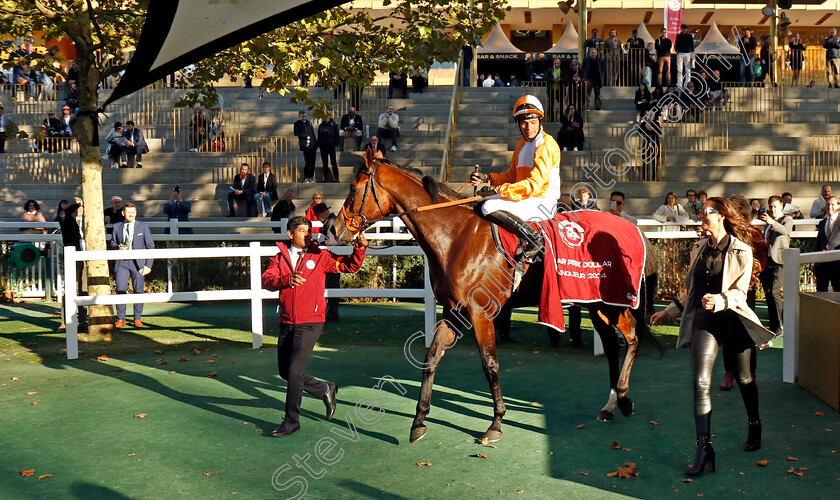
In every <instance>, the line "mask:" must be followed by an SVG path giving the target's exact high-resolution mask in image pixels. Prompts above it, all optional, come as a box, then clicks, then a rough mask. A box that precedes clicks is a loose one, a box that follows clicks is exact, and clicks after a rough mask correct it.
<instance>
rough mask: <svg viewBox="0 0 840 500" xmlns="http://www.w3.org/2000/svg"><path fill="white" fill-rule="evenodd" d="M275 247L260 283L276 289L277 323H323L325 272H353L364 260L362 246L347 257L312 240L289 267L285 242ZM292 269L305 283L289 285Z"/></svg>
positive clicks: (265, 286)
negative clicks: (278, 292)
mask: <svg viewBox="0 0 840 500" xmlns="http://www.w3.org/2000/svg"><path fill="white" fill-rule="evenodd" d="M277 247H278V248H279V249H280V252H279V253H278V254H277V255H275V256H274V257H272V258H271V260H270V261H269V262H268V268H267V269H266V270H265V272H264V273H263V274H262V284H263V287H264V288H266V289H268V290H271V291H272V292H273V291H275V290H280V322H281V323H286V324H291V325H300V324H303V323H323V322H324V312H325V310H326V308H327V301H326V299H325V298H324V275H325V273H355V272H356V271H358V270H359V268H360V267H361V266H362V261H363V260H364V259H365V249H364V248H354V249H353V253H352V254H351V255H350V256H349V257H339V256H338V255H335V254H334V253H332V252H329V251H327V250H323V249H320V248H318V245H317V244H316V243H312V244H311V245H310V246H309V248H308V249H307V250H306V252H305V253H304V254H302V255H301V256H300V257H299V258H298V261H297V266H296V267H295V269H294V270H293V269H292V259H291V256H290V255H289V246H288V244H286V243H284V242H278V243H277ZM293 272H300V273H301V275H302V276H303V278H304V279H305V280H306V282H305V283H304V284H303V285H300V286H296V287H292V285H291V280H292V273H293Z"/></svg>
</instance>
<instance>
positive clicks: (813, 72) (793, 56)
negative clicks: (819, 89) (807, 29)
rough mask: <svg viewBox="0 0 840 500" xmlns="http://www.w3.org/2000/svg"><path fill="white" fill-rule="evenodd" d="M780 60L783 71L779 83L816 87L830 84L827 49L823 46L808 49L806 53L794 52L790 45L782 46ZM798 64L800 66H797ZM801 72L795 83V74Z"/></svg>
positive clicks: (780, 47)
mask: <svg viewBox="0 0 840 500" xmlns="http://www.w3.org/2000/svg"><path fill="white" fill-rule="evenodd" d="M779 50H781V51H782V57H781V58H780V60H781V61H782V62H781V65H782V71H781V72H780V73H779V78H778V80H779V83H785V84H786V85H791V86H796V85H798V86H801V87H804V86H806V85H810V84H811V82H812V81H813V84H814V85H817V86H824V85H827V84H828V79H827V77H826V72H825V49H824V48H822V46H810V47H806V48H805V50H804V51H792V50H791V49H790V46H789V45H784V46H782V45H781V44H780V46H779ZM797 62H798V63H799V64H797ZM797 69H798V70H799V78H798V79H797V80H796V82H794V76H795V74H794V72H795V70H797Z"/></svg>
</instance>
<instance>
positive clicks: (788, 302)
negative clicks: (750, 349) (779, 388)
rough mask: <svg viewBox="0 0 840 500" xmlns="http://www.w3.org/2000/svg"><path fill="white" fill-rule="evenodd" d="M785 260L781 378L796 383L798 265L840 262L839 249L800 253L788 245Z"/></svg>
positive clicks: (797, 361) (797, 364)
mask: <svg viewBox="0 0 840 500" xmlns="http://www.w3.org/2000/svg"><path fill="white" fill-rule="evenodd" d="M783 260H784V263H783V264H784V268H783V275H782V278H783V290H784V292H783V293H784V298H785V300H784V309H783V311H782V313H783V321H784V329H785V336H784V353H783V355H782V380H783V381H785V382H787V383H789V384H792V383H794V382H796V377H797V376H798V375H799V266H801V265H802V264H817V263H821V262H835V261H840V250H832V251H830V252H808V253H800V252H799V249H798V248H788V249H786V250H785V251H784V255H783ZM832 285H834V283H832ZM835 292H840V290H835ZM835 327H836V325H835Z"/></svg>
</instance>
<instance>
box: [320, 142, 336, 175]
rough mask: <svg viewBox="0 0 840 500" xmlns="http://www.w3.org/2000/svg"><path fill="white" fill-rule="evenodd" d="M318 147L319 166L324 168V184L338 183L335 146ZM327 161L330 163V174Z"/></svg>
mask: <svg viewBox="0 0 840 500" xmlns="http://www.w3.org/2000/svg"><path fill="white" fill-rule="evenodd" d="M319 147H320V148H321V164H322V165H323V167H324V182H332V181H335V182H338V163H337V162H336V161H335V144H330V145H328V146H323V145H322V146H319ZM328 159H329V161H330V163H332V174H331V173H330V168H329V165H328V164H327V160H328Z"/></svg>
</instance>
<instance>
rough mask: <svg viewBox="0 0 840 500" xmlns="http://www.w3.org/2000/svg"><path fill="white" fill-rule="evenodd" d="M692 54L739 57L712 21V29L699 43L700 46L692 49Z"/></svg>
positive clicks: (737, 52) (737, 51)
mask: <svg viewBox="0 0 840 500" xmlns="http://www.w3.org/2000/svg"><path fill="white" fill-rule="evenodd" d="M694 52H696V53H698V54H710V55H713V54H719V55H722V56H728V55H739V54H740V53H741V52H740V51H739V50H738V49H736V48H735V47H733V46H732V45H731V44H730V43H729V42H728V41H726V38H724V37H723V34H722V33H721V32H720V30H719V29H718V27H717V23H716V22H714V21H712V27H711V28H709V32H708V33H706V37H705V38H703V41H702V42H700V45H698V46H697V47H695V48H694Z"/></svg>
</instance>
